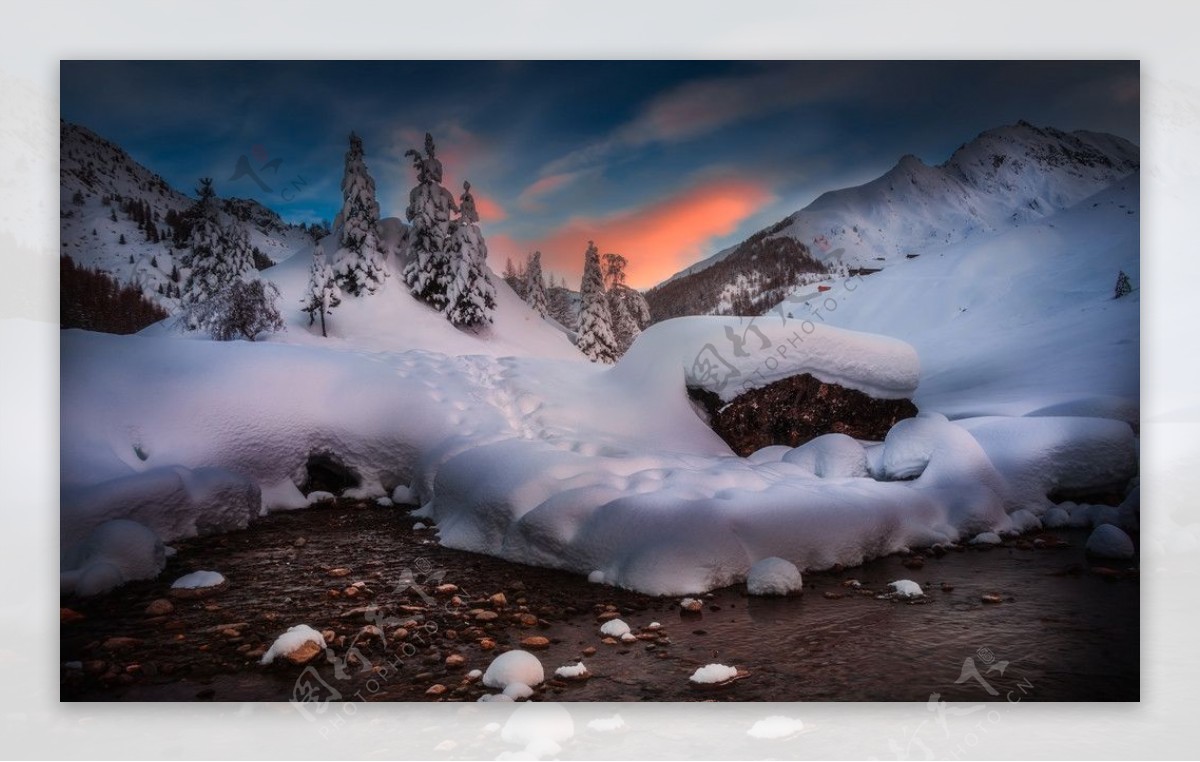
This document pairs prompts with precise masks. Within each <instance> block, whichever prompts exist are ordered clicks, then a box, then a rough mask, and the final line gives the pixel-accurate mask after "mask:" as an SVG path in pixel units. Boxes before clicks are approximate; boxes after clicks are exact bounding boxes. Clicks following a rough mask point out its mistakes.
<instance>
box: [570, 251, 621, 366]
mask: <svg viewBox="0 0 1200 762" xmlns="http://www.w3.org/2000/svg"><path fill="white" fill-rule="evenodd" d="M579 290H580V295H581V296H582V298H583V304H582V306H581V308H580V311H579V336H578V338H576V340H575V345H576V346H577V347H579V351H581V352H583V354H584V355H585V356H586V357H587V358H588V359H589V360H591V361H592V362H604V363H613V362H616V360H617V352H616V343H615V341H614V340H613V335H612V315H611V314H610V312H609V309H608V296H607V295H606V294H605V293H604V274H603V273H602V272H601V271H600V252H599V251H598V250H597V249H596V244H595V243H593V242H591V241H588V248H587V253H586V254H584V260H583V284H582V285H581V286H580V289H579Z"/></svg>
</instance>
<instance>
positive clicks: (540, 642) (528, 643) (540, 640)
mask: <svg viewBox="0 0 1200 762" xmlns="http://www.w3.org/2000/svg"><path fill="white" fill-rule="evenodd" d="M521 647H522V648H531V649H534V650H538V649H542V648H549V647H550V639H549V638H544V637H542V636H541V635H531V636H529V637H528V638H521Z"/></svg>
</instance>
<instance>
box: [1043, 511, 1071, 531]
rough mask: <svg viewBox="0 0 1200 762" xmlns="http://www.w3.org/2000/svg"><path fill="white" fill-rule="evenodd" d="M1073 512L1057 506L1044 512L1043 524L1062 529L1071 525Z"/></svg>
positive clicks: (1047, 526)
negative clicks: (1070, 512)
mask: <svg viewBox="0 0 1200 762" xmlns="http://www.w3.org/2000/svg"><path fill="white" fill-rule="evenodd" d="M1070 524H1071V514H1069V513H1067V512H1066V511H1065V510H1063V509H1062V508H1059V507H1057V506H1055V507H1054V508H1051V509H1049V510H1048V511H1046V512H1045V513H1044V514H1042V526H1044V527H1046V528H1047V529H1061V528H1062V527H1066V526H1070Z"/></svg>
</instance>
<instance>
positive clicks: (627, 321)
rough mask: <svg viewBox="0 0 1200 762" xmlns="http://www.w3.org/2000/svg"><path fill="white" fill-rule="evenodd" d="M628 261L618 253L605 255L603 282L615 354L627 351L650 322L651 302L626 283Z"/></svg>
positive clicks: (619, 354) (618, 354)
mask: <svg viewBox="0 0 1200 762" xmlns="http://www.w3.org/2000/svg"><path fill="white" fill-rule="evenodd" d="M627 264H629V262H628V260H626V259H625V257H623V256H621V255H620V254H605V255H604V282H605V286H606V287H607V288H608V308H609V312H610V313H611V314H612V329H613V339H614V341H615V342H616V349H617V356H618V357H620V356H621V355H623V354H625V353H626V352H627V351H629V347H630V346H631V345H632V344H633V340H634V339H636V338H637V337H638V334H640V333H641V332H642V329H644V328H645V327H646V326H648V325H650V305H649V304H648V303H647V302H646V297H644V296H642V294H641V293H640V292H638V291H635V290H634V289H632V288H630V287H629V286H627V285H625V266H626V265H627Z"/></svg>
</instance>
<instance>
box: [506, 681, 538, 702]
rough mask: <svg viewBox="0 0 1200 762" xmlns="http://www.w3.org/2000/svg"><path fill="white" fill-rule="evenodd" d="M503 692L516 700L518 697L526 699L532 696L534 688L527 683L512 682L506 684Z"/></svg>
mask: <svg viewBox="0 0 1200 762" xmlns="http://www.w3.org/2000/svg"><path fill="white" fill-rule="evenodd" d="M503 693H504V695H505V696H508V697H509V698H510V699H513V700H514V701H516V700H517V699H525V698H529V697H530V696H532V695H533V688H530V687H529V686H528V685H526V684H525V683H518V682H512V683H509V684H508V685H506V686H504V691H503Z"/></svg>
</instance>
